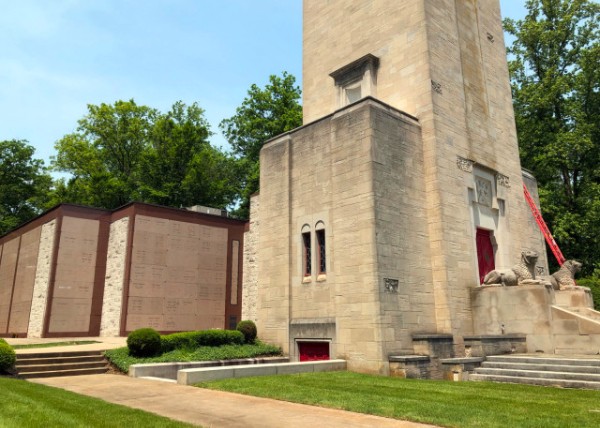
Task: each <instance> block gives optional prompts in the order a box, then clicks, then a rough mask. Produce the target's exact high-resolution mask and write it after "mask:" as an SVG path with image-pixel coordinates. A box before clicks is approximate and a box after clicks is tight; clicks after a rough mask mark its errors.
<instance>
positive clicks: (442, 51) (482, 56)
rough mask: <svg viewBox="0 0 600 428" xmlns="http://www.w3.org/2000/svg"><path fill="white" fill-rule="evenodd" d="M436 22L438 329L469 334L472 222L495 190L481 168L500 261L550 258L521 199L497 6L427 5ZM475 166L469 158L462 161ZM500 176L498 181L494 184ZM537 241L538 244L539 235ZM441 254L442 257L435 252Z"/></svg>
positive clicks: (432, 51) (433, 199)
mask: <svg viewBox="0 0 600 428" xmlns="http://www.w3.org/2000/svg"><path fill="white" fill-rule="evenodd" d="M424 4H425V17H426V22H427V23H428V26H427V32H428V35H427V37H428V45H429V50H428V55H429V62H430V64H431V67H430V73H431V74H430V75H431V81H432V82H435V83H437V84H432V87H431V111H427V110H424V111H422V112H421V114H420V115H419V121H420V123H421V125H422V129H423V143H424V159H425V180H426V183H427V188H426V191H427V194H428V195H427V201H428V217H429V233H430V236H431V243H432V254H433V258H432V261H433V280H434V291H435V296H436V318H437V324H438V332H440V333H452V334H454V335H455V336H457V337H458V342H460V336H461V335H465V334H469V333H470V331H471V328H472V327H471V323H472V314H471V309H470V308H471V305H470V298H469V288H470V287H476V286H478V281H477V278H475V277H474V273H476V272H477V266H476V260H475V259H474V257H473V255H474V254H476V247H475V239H474V233H475V225H474V224H473V219H472V217H471V215H472V210H473V209H474V207H473V206H472V204H473V203H474V202H475V203H479V202H480V201H479V202H478V201H477V200H474V199H472V198H471V197H470V195H471V194H475V196H476V197H477V198H478V197H479V196H480V195H481V194H482V192H483V193H485V192H486V191H487V190H485V189H482V188H479V187H478V185H477V183H476V174H477V170H479V171H481V173H482V174H483V173H488V174H490V175H491V177H493V179H492V180H491V182H490V185H489V187H488V189H489V190H490V191H491V192H492V193H494V192H495V193H494V197H497V199H498V200H497V206H493V207H492V208H493V209H495V210H497V211H496V215H497V216H498V224H499V226H498V228H497V230H495V233H496V236H497V238H498V242H499V244H500V245H499V248H498V252H497V254H496V264H497V265H500V266H501V267H503V266H511V265H512V264H514V263H516V261H518V260H519V257H520V253H521V251H522V250H523V249H525V248H527V249H533V250H537V251H538V252H539V253H541V254H543V253H544V247H543V245H540V244H541V243H540V241H539V236H535V235H536V234H537V231H536V230H535V229H531V228H530V227H529V218H528V217H527V216H528V215H530V213H529V212H528V207H527V205H526V202H525V200H524V197H523V190H522V178H521V166H520V161H519V153H518V146H517V139H516V129H515V125H514V115H513V110H512V102H511V92H510V86H509V80H508V70H507V64H506V54H505V48H504V43H503V39H502V34H503V32H502V26H501V19H500V10H499V4H498V2H497V1H495V0H490V1H485V2H453V1H443V2H424ZM463 160H467V162H466V163H465V162H463ZM494 178H495V180H494ZM532 237H534V239H532ZM434 246H435V247H437V248H439V249H440V251H439V252H438V254H439V256H436V255H435V253H434V251H433V247H434Z"/></svg>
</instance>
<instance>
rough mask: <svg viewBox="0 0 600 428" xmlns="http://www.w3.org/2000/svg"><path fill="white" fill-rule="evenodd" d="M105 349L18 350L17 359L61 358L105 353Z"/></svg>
mask: <svg viewBox="0 0 600 428" xmlns="http://www.w3.org/2000/svg"><path fill="white" fill-rule="evenodd" d="M103 352H104V351H63V352H43V351H41V352H34V353H19V351H17V359H19V360H31V359H34V358H61V357H86V356H91V355H103Z"/></svg>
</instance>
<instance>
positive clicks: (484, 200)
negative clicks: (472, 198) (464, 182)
mask: <svg viewBox="0 0 600 428" xmlns="http://www.w3.org/2000/svg"><path fill="white" fill-rule="evenodd" d="M475 188H476V192H477V202H478V203H480V204H481V205H485V206H487V207H491V206H492V182H491V181H490V180H486V179H485V178H481V177H477V176H476V177H475Z"/></svg>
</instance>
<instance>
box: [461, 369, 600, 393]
mask: <svg viewBox="0 0 600 428" xmlns="http://www.w3.org/2000/svg"><path fill="white" fill-rule="evenodd" d="M469 380H470V381H475V382H482V381H487V382H506V383H518V384H527V385H540V386H555V387H561V388H580V389H597V390H600V382H595V381H585V380H567V379H551V378H536V377H520V376H502V375H484V374H477V373H473V374H471V375H470V376H469Z"/></svg>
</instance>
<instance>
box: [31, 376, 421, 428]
mask: <svg viewBox="0 0 600 428" xmlns="http://www.w3.org/2000/svg"><path fill="white" fill-rule="evenodd" d="M32 382H36V383H40V384H44V385H49V386H54V387H57V388H62V389H66V390H68V391H73V392H76V393H78V394H83V395H88V396H91V397H96V398H101V399H103V400H105V401H108V402H111V403H116V404H121V405H123V406H127V407H133V408H136V409H141V410H145V411H147V412H152V413H156V414H159V415H162V416H166V417H168V418H171V419H175V420H179V421H183V422H188V423H192V424H196V425H201V426H203V427H227V428H237V427H239V428H242V427H243V428H252V427H261V428H263V427H264V428H268V427H274V428H275V427H277V428H280V427H282V426H285V427H287V428H294V427H298V428H306V427H328V428H336V427H340V428H341V427H344V428H354V427H356V428H358V427H363V428H365V427H381V428H387V427H389V428H392V427H395V428H417V427H431V425H423V424H417V423H414V422H406V421H399V420H394V419H388V418H381V417H377V416H369V415H363V414H360V413H352V412H345V411H342V410H333V409H325V408H322V407H314V406H307V405H303V404H295V403H288V402H285V401H277V400H271V399H266V398H257V397H250V396H246V395H240V394H233V393H229V392H222V391H213V390H207V389H201V388H195V387H193V386H184V385H177V384H172V383H166V382H160V381H153V380H147V379H136V378H131V377H128V376H122V375H111V374H103V375H90V376H71V377H57V378H47V379H35V380H32Z"/></svg>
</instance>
